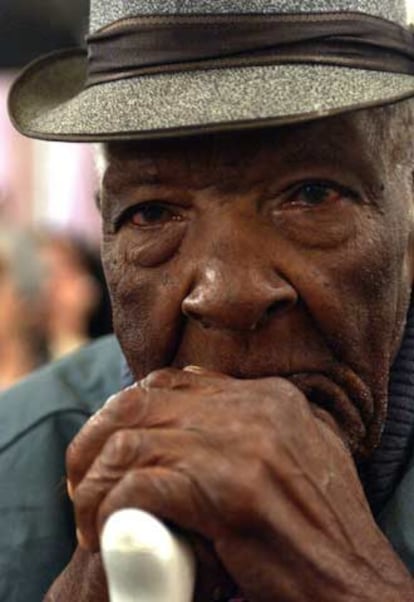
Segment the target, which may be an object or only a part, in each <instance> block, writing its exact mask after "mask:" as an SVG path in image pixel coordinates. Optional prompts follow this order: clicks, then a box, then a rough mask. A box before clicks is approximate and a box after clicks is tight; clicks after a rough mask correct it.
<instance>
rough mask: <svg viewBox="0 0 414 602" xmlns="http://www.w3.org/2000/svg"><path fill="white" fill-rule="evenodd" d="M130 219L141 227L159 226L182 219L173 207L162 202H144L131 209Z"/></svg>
mask: <svg viewBox="0 0 414 602" xmlns="http://www.w3.org/2000/svg"><path fill="white" fill-rule="evenodd" d="M129 221H130V223H132V224H133V225H134V226H139V227H140V228H145V227H150V226H159V225H162V224H165V223H167V222H170V221H181V216H180V215H178V214H177V213H176V212H175V211H174V210H173V209H172V208H170V207H168V206H167V205H163V204H162V203H143V204H142V205H139V206H137V207H134V208H132V209H131V211H130V213H129Z"/></svg>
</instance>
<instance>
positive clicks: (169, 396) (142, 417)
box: [66, 368, 234, 488]
mask: <svg viewBox="0 0 414 602" xmlns="http://www.w3.org/2000/svg"><path fill="white" fill-rule="evenodd" d="M228 380H234V379H231V378H230V377H228V376H224V375H220V374H215V373H211V372H207V373H205V374H204V373H203V376H200V374H198V373H197V374H195V373H192V372H191V371H190V372H185V371H183V370H177V369H174V368H167V369H163V370H158V371H156V372H153V373H151V374H150V375H149V376H148V377H147V378H146V379H144V380H143V381H141V382H140V383H139V385H138V386H137V385H134V386H132V387H129V388H128V389H125V391H123V392H121V393H119V394H118V395H114V396H113V397H111V398H110V399H109V400H108V402H107V403H106V404H105V406H104V407H103V408H102V409H101V410H100V411H99V412H97V414H95V415H94V416H93V417H92V418H91V419H90V420H89V421H88V422H87V423H86V424H85V426H84V427H83V428H82V430H81V431H80V433H79V434H78V435H77V436H76V437H75V439H74V440H73V441H72V443H71V444H70V446H69V448H68V450H67V455H66V467H67V474H68V478H69V482H70V486H71V487H72V488H74V487H76V485H77V484H78V483H79V482H80V481H81V480H82V478H83V477H84V475H85V473H86V471H87V470H88V469H89V467H90V466H91V464H92V462H93V460H94V459H95V458H96V456H97V454H98V453H99V452H100V450H101V449H102V446H103V445H104V443H105V441H106V440H107V439H108V438H109V437H110V436H111V435H112V434H113V433H114V432H116V431H117V430H119V429H125V428H131V427H138V428H144V427H146V428H154V427H161V426H168V427H175V428H177V427H178V426H186V425H187V424H188V420H189V416H190V414H191V413H190V412H189V411H188V409H189V407H190V406H194V404H195V403H196V402H197V399H198V397H197V395H196V394H195V393H198V394H204V395H213V394H215V393H217V392H220V391H221V390H222V389H223V381H228ZM185 393H188V395H185ZM190 393H192V394H191V395H190Z"/></svg>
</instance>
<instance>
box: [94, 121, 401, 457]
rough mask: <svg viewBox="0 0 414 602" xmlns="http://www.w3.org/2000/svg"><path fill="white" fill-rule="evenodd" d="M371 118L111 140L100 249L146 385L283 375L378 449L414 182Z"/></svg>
mask: <svg viewBox="0 0 414 602" xmlns="http://www.w3.org/2000/svg"><path fill="white" fill-rule="evenodd" d="M371 113H372V111H371V112H365V113H359V114H352V115H348V116H341V117H335V118H331V119H326V120H322V121H320V122H314V123H311V124H306V125H301V126H295V127H289V128H280V129H274V130H267V131H255V132H250V133H244V134H237V135H236V134H231V135H230V134H227V135H222V136H214V137H204V138H203V137H202V138H193V139H183V140H175V141H168V142H166V141H164V142H160V141H158V142H152V143H145V144H143V143H141V144H132V143H129V144H117V145H115V144H111V145H109V147H108V149H107V154H108V167H107V170H106V173H105V176H104V181H103V190H102V213H103V218H104V245H103V258H104V264H105V269H106V274H107V279H108V283H109V286H110V289H111V294H112V300H113V307H114V322H115V329H116V333H117V335H118V338H119V340H120V342H121V345H122V347H123V350H124V352H125V355H126V357H127V360H128V362H129V365H130V367H131V369H132V371H133V373H134V375H135V377H136V378H137V379H140V378H142V377H143V376H144V375H146V374H147V373H148V372H150V371H152V370H154V369H157V368H161V367H165V366H170V365H172V366H176V367H184V366H186V365H200V366H203V367H206V368H209V369H213V370H216V371H219V372H224V373H226V374H229V375H233V376H235V377H238V378H260V377H265V376H270V375H281V376H283V377H286V378H288V379H290V380H291V381H293V382H294V383H295V384H296V385H297V386H298V387H299V388H300V389H302V390H303V391H304V392H305V394H306V395H307V397H308V399H309V400H310V401H311V402H313V403H317V404H320V405H321V406H323V407H324V408H326V409H328V410H329V411H330V412H331V413H332V415H333V416H334V417H335V419H336V420H337V422H338V423H339V425H340V426H341V428H342V429H343V431H344V434H345V436H346V438H347V439H348V441H349V443H350V445H351V447H352V449H353V451H354V452H355V453H357V454H359V453H365V452H366V451H367V450H369V449H371V448H372V445H373V444H374V442H375V441H376V440H377V437H378V433H379V430H380V425H381V423H382V421H383V419H384V412H385V406H386V390H387V381H388V373H389V368H390V365H391V363H392V360H393V358H394V356H395V353H396V351H397V349H398V344H399V342H400V338H401V334H402V331H403V328H404V320H405V316H406V312H407V308H408V305H409V298H410V291H411V280H412V260H411V255H412V253H411V243H410V240H411V230H412V218H411V204H412V180H411V174H410V172H409V169H407V168H406V167H404V166H403V165H402V164H399V163H398V164H397V160H396V158H395V153H394V154H393V153H392V152H391V151H390V150H389V149H387V145H386V144H385V141H384V140H383V139H381V135H380V134H379V133H378V128H377V127H376V126H375V119H374V118H372V115H371Z"/></svg>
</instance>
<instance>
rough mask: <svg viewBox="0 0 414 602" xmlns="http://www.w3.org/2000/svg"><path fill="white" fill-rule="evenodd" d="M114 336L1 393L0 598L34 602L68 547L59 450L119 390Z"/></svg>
mask: <svg viewBox="0 0 414 602" xmlns="http://www.w3.org/2000/svg"><path fill="white" fill-rule="evenodd" d="M120 366H121V353H120V350H119V347H118V345H117V343H116V341H115V339H113V337H107V338H105V339H104V340H102V341H100V342H99V343H95V344H94V345H91V346H90V347H87V348H85V349H83V350H82V351H81V352H78V353H76V354H74V355H72V356H71V357H69V358H68V359H66V360H63V361H60V362H58V363H56V364H52V365H50V366H48V367H47V368H46V369H43V370H40V371H38V372H37V373H35V374H34V375H33V376H31V377H29V378H28V379H26V380H24V381H23V382H22V383H20V384H19V385H18V386H16V387H14V388H13V389H11V390H10V391H8V392H7V393H3V394H2V395H1V396H0V600H1V601H3V600H4V601H5V602H6V601H7V602H37V601H39V602H40V601H41V600H42V599H43V596H44V594H45V593H46V591H47V590H48V588H49V586H50V584H51V583H52V582H53V581H54V579H55V578H56V577H57V575H58V574H59V573H60V572H61V571H62V570H63V568H64V567H65V565H66V564H67V563H68V561H69V560H70V558H71V555H72V553H73V550H74V547H75V532H74V523H73V516H72V509H71V504H70V501H69V499H68V497H67V494H66V486H65V452H66V448H67V446H68V444H69V442H70V441H71V440H72V439H73V437H74V435H75V434H76V433H77V432H78V431H79V429H80V428H81V427H82V425H83V424H84V423H85V421H86V420H87V419H88V417H89V416H90V415H91V414H92V413H94V412H95V411H96V410H97V409H98V408H99V407H100V406H101V405H102V404H103V403H104V402H105V400H106V399H107V398H108V397H109V396H110V395H112V394H113V393H115V392H116V391H118V390H119V389H120V372H121V367H120Z"/></svg>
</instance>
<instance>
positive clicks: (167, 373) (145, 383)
mask: <svg viewBox="0 0 414 602" xmlns="http://www.w3.org/2000/svg"><path fill="white" fill-rule="evenodd" d="M177 375H181V371H180V370H177V369H176V368H162V369H161V370H155V371H154V372H151V373H150V374H148V376H146V377H145V378H144V379H143V380H142V381H141V383H140V384H141V386H142V387H143V388H144V389H146V388H148V389H151V388H154V389H163V388H167V387H171V384H172V383H174V381H175V380H176V379H177Z"/></svg>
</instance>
